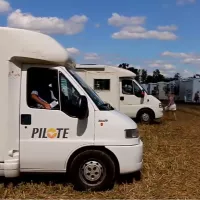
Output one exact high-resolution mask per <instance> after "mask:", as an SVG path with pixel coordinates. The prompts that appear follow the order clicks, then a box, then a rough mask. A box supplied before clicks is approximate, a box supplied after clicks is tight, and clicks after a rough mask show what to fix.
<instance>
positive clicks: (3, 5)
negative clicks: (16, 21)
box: [0, 0, 12, 13]
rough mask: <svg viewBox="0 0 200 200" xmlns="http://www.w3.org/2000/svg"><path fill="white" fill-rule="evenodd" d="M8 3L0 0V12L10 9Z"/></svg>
mask: <svg viewBox="0 0 200 200" xmlns="http://www.w3.org/2000/svg"><path fill="white" fill-rule="evenodd" d="M11 9H12V8H11V6H10V3H9V2H7V1H5V0H0V13H5V12H9V11H10V10H11Z"/></svg>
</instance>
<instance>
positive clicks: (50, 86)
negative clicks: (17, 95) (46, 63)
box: [27, 67, 60, 110]
mask: <svg viewBox="0 0 200 200" xmlns="http://www.w3.org/2000/svg"><path fill="white" fill-rule="evenodd" d="M27 105H28V106H29V107H31V108H35V109H56V110H59V109H60V105H59V89H58V71H57V70H52V69H48V68H35V67H33V68H29V69H28V70H27Z"/></svg>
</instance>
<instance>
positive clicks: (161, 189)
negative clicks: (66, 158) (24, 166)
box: [0, 105, 200, 199]
mask: <svg viewBox="0 0 200 200" xmlns="http://www.w3.org/2000/svg"><path fill="white" fill-rule="evenodd" d="M177 118H178V120H177V121H173V120H172V119H170V117H169V116H166V117H165V118H164V119H163V122H162V123H161V124H154V125H139V128H140V134H141V137H142V140H143V142H144V169H143V177H142V180H141V181H138V182H135V181H134V182H133V183H129V184H126V183H124V184H123V183H122V184H116V186H115V188H114V189H113V190H111V191H108V192H100V193H89V192H88V193H87V192H85V193H80V192H76V191H74V190H73V189H72V187H71V186H69V185H65V184H63V182H61V180H60V179H58V178H57V179H58V181H57V182H56V181H53V182H52V183H51V182H49V180H50V179H52V180H55V177H53V176H52V177H48V179H46V180H45V182H42V181H43V178H42V177H39V178H36V177H33V179H32V180H33V182H31V181H29V182H25V183H22V182H20V181H19V182H18V181H17V184H16V185H14V184H13V183H9V184H8V185H5V186H4V184H3V183H2V184H0V197H2V198H73V199H74V198H76V199H77V198H95V199H97V198H112V199H113V198H117V199H119V198H140V199H141V198H148V199H150V198H154V199H155V198H160V199H161V198H165V199H166V198H179V199H180V198H187V199H191V198H199V197H200V186H199V185H200V106H192V105H191V106H189V105H187V106H184V105H178V112H177ZM21 181H22V180H21Z"/></svg>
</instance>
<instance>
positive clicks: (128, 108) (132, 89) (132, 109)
mask: <svg viewBox="0 0 200 200" xmlns="http://www.w3.org/2000/svg"><path fill="white" fill-rule="evenodd" d="M141 92H142V91H141V89H140V87H139V86H138V85H137V84H136V83H135V82H134V81H133V80H132V79H120V111H121V112H123V113H125V114H126V115H128V116H129V117H132V118H134V117H136V114H137V112H138V110H139V109H140V108H141V107H142V106H143V105H142V104H143V99H142V98H141V97H140V95H141Z"/></svg>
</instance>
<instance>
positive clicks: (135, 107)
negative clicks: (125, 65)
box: [76, 64, 163, 123]
mask: <svg viewBox="0 0 200 200" xmlns="http://www.w3.org/2000/svg"><path fill="white" fill-rule="evenodd" d="M76 71H77V73H78V74H79V75H80V76H81V77H82V78H83V79H84V80H85V81H86V82H87V84H88V85H89V86H90V87H91V88H92V89H94V90H95V92H96V93H97V94H98V95H99V96H100V97H101V98H102V99H103V100H104V101H105V102H107V103H109V104H111V105H112V106H113V107H114V108H115V109H117V110H119V111H120V112H122V113H124V114H126V115H127V116H129V117H131V118H134V119H135V118H138V119H139V120H140V121H142V122H144V123H150V122H151V121H153V120H154V119H160V118H162V117H163V107H162V104H161V102H160V101H159V100H158V99H157V98H155V97H154V96H152V95H148V93H147V91H145V89H144V88H143V87H142V86H141V85H140V84H139V83H138V82H137V81H136V80H135V76H136V75H135V74H134V73H133V72H131V71H129V70H126V69H122V68H118V67H114V66H104V65H86V64H85V65H80V64H79V65H76Z"/></svg>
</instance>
